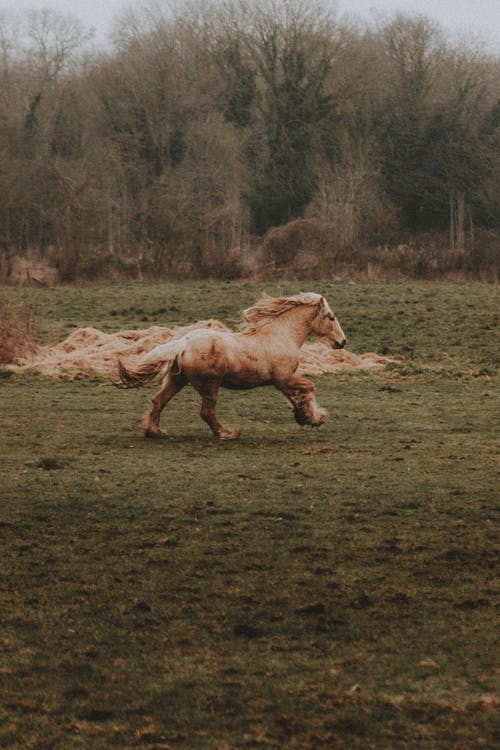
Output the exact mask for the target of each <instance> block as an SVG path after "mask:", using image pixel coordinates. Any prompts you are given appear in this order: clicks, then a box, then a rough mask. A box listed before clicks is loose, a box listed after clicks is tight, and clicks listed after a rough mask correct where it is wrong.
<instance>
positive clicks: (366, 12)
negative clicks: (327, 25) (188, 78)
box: [0, 0, 500, 54]
mask: <svg viewBox="0 0 500 750" xmlns="http://www.w3.org/2000/svg"><path fill="white" fill-rule="evenodd" d="M331 4H332V6H333V7H334V8H336V11H337V15H339V16H343V15H348V16H356V17H358V18H359V19H360V20H362V21H368V22H370V21H373V20H374V19H375V18H376V17H377V13H382V14H388V15H392V14H393V13H395V12H398V11H403V12H405V13H421V14H423V15H426V16H428V17H429V18H431V19H433V20H435V21H437V22H438V23H439V25H440V26H441V28H442V29H443V30H444V31H445V32H446V33H447V34H448V35H450V36H451V37H452V38H453V39H457V38H461V37H464V38H465V39H468V40H476V41H477V40H480V42H481V44H482V46H483V47H484V48H485V49H487V50H488V51H491V52H493V53H495V54H500V0H332V3H331ZM140 5H141V2H134V3H131V2H130V0H71V2H68V0H0V11H3V10H14V9H18V10H19V9H22V8H45V7H48V8H54V9H55V10H59V11H62V12H64V13H71V14H72V15H74V16H77V17H79V18H80V19H81V20H82V21H83V22H84V23H85V25H86V26H93V27H94V28H95V30H96V39H97V40H99V41H101V40H104V39H106V37H107V34H108V33H109V31H110V29H111V25H112V20H113V17H114V16H116V14H118V13H119V12H120V10H122V9H123V8H126V7H127V6H135V7H137V6H140Z"/></svg>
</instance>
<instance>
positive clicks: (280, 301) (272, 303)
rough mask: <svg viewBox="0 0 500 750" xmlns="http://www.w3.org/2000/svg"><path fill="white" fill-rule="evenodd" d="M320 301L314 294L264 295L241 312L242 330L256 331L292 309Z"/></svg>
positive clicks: (318, 296) (319, 297)
mask: <svg viewBox="0 0 500 750" xmlns="http://www.w3.org/2000/svg"><path fill="white" fill-rule="evenodd" d="M320 299H321V295H320V294H315V293H314V292H301V293H300V294H294V295H293V296H291V297H270V296H269V295H267V294H265V295H263V296H262V297H261V298H260V299H259V300H258V301H257V302H256V303H255V305H252V307H249V308H248V309H247V310H243V317H244V319H245V322H244V323H243V330H245V331H254V330H257V329H258V328H261V327H262V326H264V325H266V323H270V322H271V321H272V320H274V319H275V318H277V317H278V316H279V315H282V314H283V313H285V312H288V310H292V309H293V308H294V307H298V306H299V305H314V304H317V303H318V302H319V300H320Z"/></svg>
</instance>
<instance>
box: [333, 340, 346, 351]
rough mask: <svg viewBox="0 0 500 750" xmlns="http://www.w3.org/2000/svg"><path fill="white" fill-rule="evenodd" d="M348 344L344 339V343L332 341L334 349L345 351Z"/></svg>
mask: <svg viewBox="0 0 500 750" xmlns="http://www.w3.org/2000/svg"><path fill="white" fill-rule="evenodd" d="M346 344H347V339H343V340H342V341H332V347H333V348H334V349H344V348H345V345H346Z"/></svg>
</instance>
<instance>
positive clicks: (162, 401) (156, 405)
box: [143, 373, 187, 438]
mask: <svg viewBox="0 0 500 750" xmlns="http://www.w3.org/2000/svg"><path fill="white" fill-rule="evenodd" d="M186 384H187V378H186V377H185V376H184V375H172V373H169V374H168V375H167V377H166V378H165V380H164V382H163V384H162V387H161V389H160V390H159V391H158V393H156V394H155V395H154V396H153V398H152V399H151V403H152V406H151V408H150V410H149V411H148V413H147V415H146V417H145V419H144V423H143V435H144V437H148V438H161V437H167V436H168V433H167V432H164V431H163V430H161V429H160V416H161V413H162V411H163V409H164V408H165V406H166V405H167V404H168V402H169V401H170V399H172V398H173V397H174V396H175V394H176V393H179V391H180V390H181V389H182V388H184V386H185V385H186Z"/></svg>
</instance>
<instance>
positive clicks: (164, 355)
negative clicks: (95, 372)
mask: <svg viewBox="0 0 500 750" xmlns="http://www.w3.org/2000/svg"><path fill="white" fill-rule="evenodd" d="M184 343H185V342H184V341H183V339H179V340H177V341H172V342H170V343H168V344H160V346H157V347H155V348H154V349H152V351H150V352H148V354H146V355H145V356H144V357H143V358H142V360H140V361H139V363H138V364H137V365H136V366H132V365H128V366H127V367H125V365H124V364H123V362H122V361H121V359H118V375H119V377H120V383H118V385H119V386H121V387H122V388H140V387H142V386H145V385H146V384H147V383H149V381H150V380H153V378H155V377H156V376H157V375H159V374H161V377H162V379H163V378H164V377H165V375H167V374H168V373H169V372H172V371H173V369H174V367H175V369H176V374H180V372H181V361H180V360H181V355H182V353H183V351H184Z"/></svg>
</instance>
